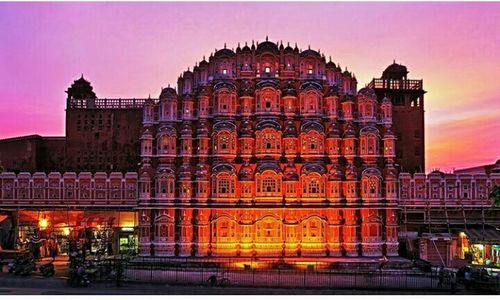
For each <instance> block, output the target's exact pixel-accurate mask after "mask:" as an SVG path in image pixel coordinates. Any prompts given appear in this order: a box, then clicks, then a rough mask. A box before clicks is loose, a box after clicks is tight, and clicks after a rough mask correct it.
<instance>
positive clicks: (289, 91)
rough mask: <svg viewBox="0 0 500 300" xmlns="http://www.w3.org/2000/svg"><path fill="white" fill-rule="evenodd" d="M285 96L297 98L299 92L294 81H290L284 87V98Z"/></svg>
mask: <svg viewBox="0 0 500 300" xmlns="http://www.w3.org/2000/svg"><path fill="white" fill-rule="evenodd" d="M284 96H294V97H297V90H296V89H295V85H294V84H293V81H292V80H288V81H287V82H286V83H285V86H284V87H283V97H284Z"/></svg>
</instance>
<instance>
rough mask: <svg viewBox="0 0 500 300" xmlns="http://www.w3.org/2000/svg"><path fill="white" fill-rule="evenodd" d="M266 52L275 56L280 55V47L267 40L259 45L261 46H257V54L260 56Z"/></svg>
mask: <svg viewBox="0 0 500 300" xmlns="http://www.w3.org/2000/svg"><path fill="white" fill-rule="evenodd" d="M264 52H271V53H273V54H278V53H279V49H278V45H276V44H275V43H273V42H269V41H268V40H267V38H266V41H265V42H262V43H259V45H257V51H256V54H257V55H258V54H262V53H264Z"/></svg>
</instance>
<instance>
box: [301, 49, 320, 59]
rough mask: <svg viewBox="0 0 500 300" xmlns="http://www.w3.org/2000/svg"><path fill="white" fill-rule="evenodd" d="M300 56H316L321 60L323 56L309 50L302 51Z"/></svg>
mask: <svg viewBox="0 0 500 300" xmlns="http://www.w3.org/2000/svg"><path fill="white" fill-rule="evenodd" d="M300 56H302V57H306V56H315V57H318V58H321V55H320V54H319V52H317V51H315V50H312V49H307V50H304V51H302V52H301V53H300Z"/></svg>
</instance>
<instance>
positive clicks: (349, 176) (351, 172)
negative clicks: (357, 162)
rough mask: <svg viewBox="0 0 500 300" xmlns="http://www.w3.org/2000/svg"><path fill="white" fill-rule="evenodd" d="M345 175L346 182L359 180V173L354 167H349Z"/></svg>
mask: <svg viewBox="0 0 500 300" xmlns="http://www.w3.org/2000/svg"><path fill="white" fill-rule="evenodd" d="M345 173H346V174H345V178H346V180H358V173H357V171H356V168H354V166H353V165H348V166H347V168H346V172H345Z"/></svg>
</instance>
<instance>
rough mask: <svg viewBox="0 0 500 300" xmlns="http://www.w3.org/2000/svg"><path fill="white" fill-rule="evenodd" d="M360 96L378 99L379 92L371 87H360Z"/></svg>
mask: <svg viewBox="0 0 500 300" xmlns="http://www.w3.org/2000/svg"><path fill="white" fill-rule="evenodd" d="M358 96H361V97H364V98H365V99H375V100H376V99H377V94H375V91H374V90H373V89H371V88H369V87H364V88H362V89H360V90H359V92H358Z"/></svg>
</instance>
